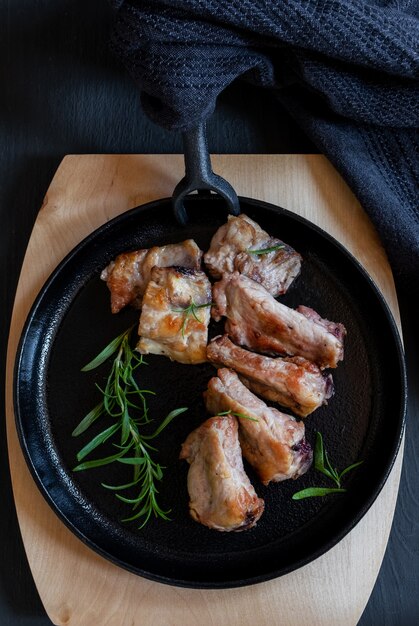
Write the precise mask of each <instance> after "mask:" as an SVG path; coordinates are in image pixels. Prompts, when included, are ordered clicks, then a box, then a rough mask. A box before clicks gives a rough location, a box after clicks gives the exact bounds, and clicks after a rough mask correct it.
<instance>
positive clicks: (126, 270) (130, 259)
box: [100, 239, 202, 313]
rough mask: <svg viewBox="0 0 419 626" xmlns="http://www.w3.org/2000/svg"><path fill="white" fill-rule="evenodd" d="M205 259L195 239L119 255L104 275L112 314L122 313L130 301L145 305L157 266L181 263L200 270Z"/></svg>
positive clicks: (104, 271)
mask: <svg viewBox="0 0 419 626" xmlns="http://www.w3.org/2000/svg"><path fill="white" fill-rule="evenodd" d="M201 260H202V252H201V250H200V249H199V248H198V246H197V245H196V243H195V242H194V241H193V239H186V240H185V241H182V242H180V243H174V244H168V245H167V246H155V247H153V248H149V249H144V250H134V251H133V252H124V253H122V254H119V255H118V256H117V257H116V259H115V260H114V261H111V263H110V264H109V265H108V266H107V267H105V269H104V270H103V272H102V274H101V276H100V277H101V279H102V280H104V281H106V284H107V286H108V288H109V290H110V292H111V309H112V313H118V312H119V311H120V310H121V309H122V308H123V307H125V306H127V305H128V304H131V305H133V306H135V307H137V308H140V307H141V301H142V296H143V294H144V291H145V290H146V287H147V284H148V281H149V280H150V274H151V270H152V268H153V267H155V266H157V267H169V266H172V265H179V266H181V267H189V268H191V269H199V268H200V267H201Z"/></svg>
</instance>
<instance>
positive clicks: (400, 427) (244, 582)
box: [13, 197, 407, 589]
mask: <svg viewBox="0 0 419 626" xmlns="http://www.w3.org/2000/svg"><path fill="white" fill-rule="evenodd" d="M170 201H171V199H170V198H163V199H159V200H155V201H152V202H149V203H146V204H143V205H140V206H138V207H134V208H132V209H130V210H129V211H126V212H124V213H121V214H120V215H118V216H116V217H115V218H113V219H112V220H109V221H108V222H106V223H105V224H102V225H101V226H99V227H98V228H96V229H95V230H94V231H93V232H92V233H90V234H89V235H87V236H86V237H85V238H83V239H82V241H80V242H79V243H78V244H77V245H76V246H75V247H74V248H73V249H72V250H71V251H70V252H69V253H68V254H67V255H66V256H65V257H64V258H63V259H62V261H60V263H59V264H58V265H57V267H56V268H55V269H54V270H53V272H52V273H51V274H50V276H49V277H48V278H47V280H46V281H45V283H44V285H43V286H42V288H41V290H40V291H39V293H38V295H37V296H36V298H35V300H34V302H33V304H32V306H31V309H30V311H29V314H28V316H27V318H26V321H25V325H24V327H23V330H22V334H21V337H20V340H19V345H18V348H17V351H16V360H15V367H14V378H13V380H14V382H13V397H14V412H15V423H16V429H17V433H18V438H19V442H20V445H21V448H22V451H23V453H24V457H25V460H26V463H27V465H28V467H29V470H30V472H31V474H32V476H33V478H34V479H35V482H36V484H37V486H38V488H39V489H40V491H41V493H42V495H43V497H44V498H45V499H46V501H47V502H48V504H49V505H50V506H51V507H52V509H53V510H54V512H55V514H56V515H57V516H58V517H59V518H60V519H61V520H62V521H63V522H64V523H65V525H66V526H67V527H68V528H69V529H70V530H71V531H72V532H73V533H74V534H75V535H76V536H77V537H78V538H79V539H81V540H82V542H83V543H84V544H85V545H87V546H89V547H90V548H91V549H93V550H94V551H95V552H97V553H98V554H100V555H101V556H103V557H105V558H106V559H107V560H110V561H111V562H113V563H115V564H117V565H119V566H121V567H123V568H124V569H127V570H129V571H131V572H133V573H135V574H139V575H141V576H143V577H145V578H148V579H150V580H154V581H157V582H161V583H165V584H170V585H174V586H180V587H189V588H191V587H193V588H202V589H221V588H234V587H241V586H248V585H252V584H256V583H260V582H263V581H267V580H271V579H273V578H276V577H278V576H280V575H284V574H287V573H289V572H291V571H294V570H296V569H299V568H300V567H302V566H304V565H306V564H308V563H310V562H311V561H313V560H315V559H316V558H318V557H319V556H321V555H322V554H324V553H325V552H327V551H328V550H329V549H331V548H332V547H333V546H335V545H336V544H337V543H339V542H340V541H341V540H342V539H343V538H344V537H345V536H346V535H347V534H348V533H349V532H350V531H351V530H352V529H353V528H354V527H355V526H356V524H357V523H358V522H359V521H360V520H361V519H362V517H363V516H364V515H365V514H366V512H367V511H368V510H369V509H370V507H371V506H372V504H373V503H374V502H375V500H376V498H377V497H378V495H379V493H380V492H381V490H382V488H383V487H384V484H385V483H386V481H387V479H388V476H389V474H390V472H391V470H392V468H393V465H394V462H395V460H396V458H397V454H398V452H399V449H400V446H401V442H402V439H403V432H404V425H405V415H406V405H407V379H406V365H405V359H404V352H403V346H402V341H401V337H400V334H399V331H398V329H397V326H396V322H395V320H394V317H393V315H392V313H391V311H390V308H389V306H388V304H387V302H386V300H385V298H384V296H383V294H382V293H381V291H380V290H379V288H378V287H377V285H376V284H375V282H374V281H373V279H372V277H371V276H370V274H369V273H368V272H367V270H366V269H365V268H364V267H363V266H362V265H361V264H360V262H359V261H358V260H357V259H356V258H355V257H354V256H353V255H352V254H351V252H349V251H348V250H347V249H346V248H345V247H344V246H343V244H341V243H340V242H339V241H338V240H336V239H335V238H334V237H332V236H331V235H329V233H327V232H326V231H324V230H323V229H322V228H320V227H319V226H317V225H316V224H314V223H312V222H310V221H309V220H307V219H306V218H304V217H302V216H300V215H298V214H296V213H293V212H292V211H289V210H287V209H284V208H282V207H278V206H276V205H273V204H271V203H267V202H264V201H260V200H255V199H252V198H246V197H240V202H241V203H244V204H245V205H250V206H254V207H255V208H258V207H264V208H266V209H267V210H269V211H274V212H276V213H278V212H280V213H283V214H285V215H287V216H288V217H290V218H291V219H292V220H294V221H296V222H300V223H302V224H305V225H306V226H307V227H309V228H310V229H312V230H314V231H315V232H317V233H318V234H319V235H320V236H321V237H323V238H325V239H327V240H328V241H329V242H330V243H331V244H332V245H333V246H335V247H336V248H337V249H338V251H339V253H341V254H343V255H344V256H345V257H346V258H347V259H348V261H349V262H350V263H351V265H352V266H354V267H355V268H356V270H357V271H358V272H359V273H360V274H361V275H362V276H363V279H364V280H366V281H367V283H368V285H369V288H370V289H371V290H372V291H373V292H374V296H375V298H376V299H377V300H378V302H379V304H380V307H381V309H382V310H383V313H384V315H385V318H386V323H387V325H388V327H389V329H390V331H391V337H392V340H393V344H394V348H395V349H396V352H397V356H398V362H397V369H398V372H399V374H400V380H399V381H398V382H400V398H399V399H398V406H400V409H399V415H398V420H397V428H396V429H395V430H396V432H397V433H398V436H397V438H395V439H394V441H393V445H392V448H391V453H390V455H389V458H388V460H387V463H386V465H385V466H383V468H382V471H381V474H380V480H379V481H378V484H375V485H374V489H373V490H372V493H371V494H370V497H369V498H368V499H367V500H366V501H365V502H364V504H363V506H362V507H361V508H360V510H359V511H358V513H357V514H356V515H355V516H353V518H351V520H350V521H349V522H348V523H347V524H346V525H345V526H344V527H343V528H342V530H341V531H340V532H339V533H337V534H335V535H334V536H333V538H332V539H331V540H330V539H329V541H328V542H327V544H326V545H322V546H320V547H319V548H318V549H316V550H313V551H312V552H310V554H308V555H307V556H306V557H305V558H302V559H299V560H298V561H296V562H295V563H293V564H292V565H290V566H289V567H285V568H284V567H282V568H280V569H278V570H277V571H272V572H270V573H265V574H262V575H260V574H259V575H256V576H254V577H247V578H243V579H237V580H234V581H216V580H214V581H198V582H196V581H191V580H189V579H183V578H181V577H180V578H173V577H168V576H164V575H159V574H156V573H150V572H148V571H145V570H141V569H140V568H138V567H132V566H130V565H129V564H127V563H125V562H124V561H121V559H119V558H117V557H115V556H114V555H112V554H110V553H109V552H107V551H106V550H104V549H103V548H102V547H101V546H99V545H98V544H96V543H95V542H94V541H93V540H92V539H91V538H88V537H86V536H85V535H84V534H83V532H81V531H80V530H79V529H78V528H77V526H76V525H75V524H74V523H73V522H72V521H71V520H70V519H69V518H68V517H67V515H66V514H65V513H64V512H63V511H62V510H61V509H60V508H59V507H58V505H57V504H56V503H55V501H54V500H53V499H52V497H51V494H50V493H49V491H48V489H47V487H46V485H45V484H44V482H43V480H42V478H41V476H40V475H39V471H38V468H37V467H36V466H35V464H34V460H33V458H32V456H31V453H30V449H29V446H28V441H27V439H26V437H25V428H24V424H23V421H22V414H21V407H20V398H19V392H18V381H19V374H20V370H21V367H22V360H23V357H24V347H25V343H26V342H27V340H28V333H29V331H30V328H31V326H32V324H33V322H34V320H35V319H36V313H37V311H38V308H39V306H40V305H41V304H42V301H43V298H44V297H45V294H46V293H47V292H48V290H49V288H50V285H51V284H53V282H54V280H55V279H56V277H57V276H58V275H59V274H60V273H61V271H62V269H63V268H64V267H65V266H67V265H68V264H69V263H71V261H72V259H73V258H74V256H76V255H77V254H78V253H79V251H80V250H82V249H83V248H85V247H86V246H89V244H90V242H91V241H93V240H94V239H95V238H96V237H97V236H98V234H99V233H100V234H102V233H104V232H106V231H107V230H108V229H112V228H113V226H114V225H115V223H118V222H119V221H120V220H123V219H126V217H128V216H130V215H134V214H136V213H137V212H139V211H141V210H145V209H150V208H155V207H162V206H164V205H166V204H167V203H168V202H170ZM192 201H193V202H194V201H195V199H192ZM199 201H202V199H201V198H199ZM205 201H208V199H205Z"/></svg>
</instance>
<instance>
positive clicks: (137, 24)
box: [111, 0, 419, 295]
mask: <svg viewBox="0 0 419 626" xmlns="http://www.w3.org/2000/svg"><path fill="white" fill-rule="evenodd" d="M111 4H112V5H113V8H114V11H115V14H114V28H113V34H112V46H113V48H114V50H115V51H116V53H117V54H118V55H119V56H120V57H121V58H122V60H123V62H124V64H125V65H126V67H127V68H128V70H129V72H130V73H131V75H132V76H133V78H134V79H135V80H136V81H137V83H138V85H139V87H140V90H141V94H142V95H141V97H142V103H143V107H144V109H145V111H146V112H147V114H148V115H149V116H150V117H151V118H152V119H153V120H154V121H156V122H158V123H159V124H161V125H162V126H164V127H166V128H169V129H177V130H186V129H188V128H190V127H193V126H196V124H197V123H198V122H200V121H202V120H205V119H206V118H208V117H209V116H210V115H211V114H212V112H213V111H214V108H215V105H216V99H217V96H218V95H219V93H220V92H221V91H222V90H223V89H224V88H225V87H226V86H227V85H229V84H230V83H231V82H232V81H233V80H234V79H236V78H237V77H241V78H243V79H245V80H248V81H250V82H252V83H253V84H257V85H260V86H261V87H265V88H270V89H273V90H275V93H276V95H277V97H278V99H279V100H280V102H281V103H282V105H283V106H285V107H286V108H287V110H288V111H289V112H290V114H291V115H293V116H294V118H295V119H296V121H297V122H298V123H299V124H300V125H301V127H302V128H303V130H304V131H305V133H306V134H307V135H308V136H309V137H310V138H311V139H312V140H313V141H314V142H315V144H316V145H317V146H318V148H319V150H320V152H322V153H324V154H325V155H326V156H327V157H328V158H329V160H330V161H331V162H332V163H333V164H334V165H335V167H336V168H337V169H338V170H339V171H340V173H341V174H342V176H343V177H344V178H345V180H346V181H347V183H348V184H349V186H350V187H351V188H352V190H353V191H354V193H355V194H356V196H357V197H358V199H359V201H360V202H361V204H362V205H363V207H364V208H365V210H366V211H367V212H368V214H369V216H370V218H371V219H372V221H373V222H374V224H375V226H376V228H377V230H378V232H379V234H380V236H381V239H382V241H383V244H384V246H385V248H386V251H387V254H388V257H389V260H390V263H391V264H392V268H393V271H394V274H395V278H396V282H397V284H398V286H399V287H404V288H405V289H407V290H409V291H412V290H415V289H416V291H417V292H418V295H419V289H418V287H417V285H418V277H419V207H418V199H419V193H418V189H419V185H418V181H419V135H418V132H417V129H418V127H419V88H418V84H419V81H418V75H419V49H418V42H419V6H418V4H419V3H418V2H415V1H414V2H409V1H408V0H370V1H361V0H323V1H320V0H254V1H253V2H251V1H250V0H230V1H228V0H225V1H222V0H150V1H146V0H111Z"/></svg>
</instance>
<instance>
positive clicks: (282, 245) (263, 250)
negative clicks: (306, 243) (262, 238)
mask: <svg viewBox="0 0 419 626" xmlns="http://www.w3.org/2000/svg"><path fill="white" fill-rule="evenodd" d="M282 248H285V245H284V244H283V243H281V244H278V245H277V246H272V247H271V248H260V249H259V250H252V249H251V248H248V249H247V250H246V252H247V253H248V254H255V255H257V256H261V255H262V254H268V252H276V250H281V249H282Z"/></svg>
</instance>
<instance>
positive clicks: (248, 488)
mask: <svg viewBox="0 0 419 626" xmlns="http://www.w3.org/2000/svg"><path fill="white" fill-rule="evenodd" d="M237 431H238V426H237V420H236V418H235V417H233V416H231V415H226V416H223V417H211V418H210V419H208V420H207V421H206V422H204V423H203V424H201V426H199V427H198V428H197V429H196V430H194V431H193V432H192V433H190V435H189V436H188V437H187V439H186V441H185V443H184V444H183V445H182V450H181V453H180V458H181V459H186V461H187V462H188V463H189V464H190V468H189V472H188V492H189V512H190V514H191V517H192V518H193V519H194V520H196V521H197V522H200V523H201V524H204V525H205V526H208V527H209V528H214V529H216V530H220V531H226V532H229V531H233V530H246V529H248V528H252V526H255V524H256V522H257V521H258V519H259V518H260V516H261V515H262V513H263V509H264V502H263V500H262V499H260V498H258V496H257V494H256V492H255V490H254V488H253V485H252V484H251V482H250V480H249V478H248V476H247V474H246V473H245V471H244V468H243V460H242V455H241V449H240V443H239V438H238V432H237Z"/></svg>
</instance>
